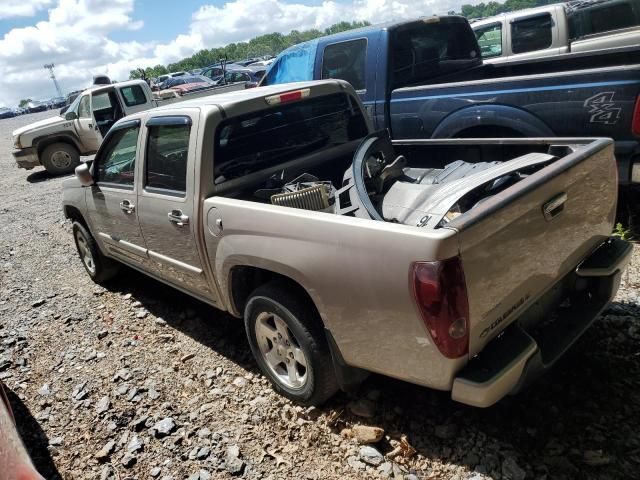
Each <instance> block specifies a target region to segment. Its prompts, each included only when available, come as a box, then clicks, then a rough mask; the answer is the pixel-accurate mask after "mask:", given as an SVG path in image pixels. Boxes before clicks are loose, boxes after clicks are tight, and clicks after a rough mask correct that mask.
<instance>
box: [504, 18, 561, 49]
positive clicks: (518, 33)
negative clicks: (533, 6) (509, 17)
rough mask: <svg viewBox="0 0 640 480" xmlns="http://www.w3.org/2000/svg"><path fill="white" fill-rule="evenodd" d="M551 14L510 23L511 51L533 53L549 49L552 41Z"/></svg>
mask: <svg viewBox="0 0 640 480" xmlns="http://www.w3.org/2000/svg"><path fill="white" fill-rule="evenodd" d="M552 27H553V21H552V20H551V14H549V13H543V14H541V15H535V16H533V17H527V18H523V19H521V20H514V21H512V22H511V51H512V52H513V53H526V52H534V51H536V50H544V49H545V48H549V47H550V46H551V43H552V41H553V34H552V31H551V29H552Z"/></svg>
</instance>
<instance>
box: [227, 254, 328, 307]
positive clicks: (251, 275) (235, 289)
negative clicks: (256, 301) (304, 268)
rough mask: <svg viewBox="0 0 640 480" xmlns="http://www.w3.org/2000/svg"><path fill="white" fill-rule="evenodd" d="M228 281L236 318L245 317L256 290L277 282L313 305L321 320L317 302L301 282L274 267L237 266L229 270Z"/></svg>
mask: <svg viewBox="0 0 640 480" xmlns="http://www.w3.org/2000/svg"><path fill="white" fill-rule="evenodd" d="M227 279H228V280H227V296H228V300H229V306H230V311H231V313H232V314H233V315H235V316H238V317H241V316H242V315H243V312H244V308H245V306H246V304H247V301H248V299H249V296H250V295H251V293H252V292H253V291H254V290H255V289H256V288H258V287H260V286H262V285H265V284H267V283H270V282H273V281H277V282H279V283H282V284H283V285H284V286H286V288H287V289H290V290H291V291H293V292H294V293H295V294H296V295H299V296H301V297H302V298H304V299H305V300H306V301H308V303H309V304H310V305H313V307H314V308H315V310H316V312H317V313H318V317H319V318H321V316H320V310H319V309H318V306H317V304H316V302H315V301H314V299H313V298H312V296H311V295H310V294H309V292H308V291H307V289H305V287H303V286H302V284H301V283H300V281H299V280H297V279H295V278H293V277H292V276H290V274H285V273H281V272H280V271H278V269H275V268H273V266H271V268H265V267H264V266H253V265H235V266H233V267H231V268H230V269H229V273H228V276H227Z"/></svg>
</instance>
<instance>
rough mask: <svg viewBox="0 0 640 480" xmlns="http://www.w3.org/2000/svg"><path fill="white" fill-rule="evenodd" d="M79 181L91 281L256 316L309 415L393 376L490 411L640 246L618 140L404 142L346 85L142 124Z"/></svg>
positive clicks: (80, 244) (71, 200) (267, 355)
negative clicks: (634, 242)
mask: <svg viewBox="0 0 640 480" xmlns="http://www.w3.org/2000/svg"><path fill="white" fill-rule="evenodd" d="M63 185H64V191H63V208H64V213H65V216H66V217H67V218H69V219H70V220H71V221H72V225H73V236H74V240H75V243H76V246H77V249H78V253H79V256H80V258H81V260H82V262H83V265H84V267H85V269H86V271H87V273H88V275H89V276H90V277H91V278H92V279H93V280H94V281H97V282H103V281H106V280H108V279H109V278H111V277H112V276H113V275H115V274H117V270H118V265H119V264H121V263H123V264H126V265H129V266H130V267H133V268H135V269H138V270H140V271H141V272H144V273H145V274H147V275H149V276H151V277H153V278H155V279H157V280H159V281H161V282H165V283H167V284H169V285H171V286H173V287H175V288H177V289H179V290H181V291H183V292H186V293H188V294H190V295H192V296H193V297H195V298H197V299H199V300H202V301H203V302H207V303H208V304H210V305H212V306H214V307H216V308H218V309H220V310H224V311H227V312H229V313H231V314H232V315H234V316H236V317H238V318H243V319H244V324H245V327H246V331H247V338H248V343H249V347H250V348H251V350H252V352H253V354H254V356H255V358H256V361H257V363H258V365H259V367H260V368H261V370H262V372H263V373H264V374H265V375H266V376H267V377H268V378H269V380H270V381H271V382H272V384H273V385H274V387H275V389H276V390H277V391H279V392H280V393H282V394H283V395H286V396H287V397H289V398H292V399H294V400H296V401H298V402H301V403H304V404H319V403H322V402H323V401H325V400H326V399H328V398H329V397H331V396H332V395H333V393H335V392H336V390H337V389H338V388H344V389H348V388H351V387H353V386H354V385H356V384H357V383H358V381H359V380H361V379H362V378H363V376H364V375H366V373H367V372H377V373H381V374H384V375H389V376H392V377H395V378H399V379H402V380H406V381H408V382H413V383H416V384H419V385H424V386H427V387H431V388H436V389H440V390H447V391H451V395H452V398H453V399H454V400H457V401H459V402H463V403H466V404H470V405H475V406H480V407H486V406H489V405H492V404H493V403H495V402H496V401H498V400H499V399H500V398H502V397H503V396H505V395H507V394H508V393H511V392H515V391H517V390H518V389H519V388H521V387H522V386H523V385H525V383H526V382H528V381H529V380H530V379H531V378H533V377H534V376H535V375H536V374H538V373H540V372H541V371H544V369H545V368H548V367H550V366H551V365H552V364H553V363H554V362H555V361H556V360H557V359H558V358H559V357H560V356H561V355H562V353H564V351H565V350H566V349H567V348H569V346H570V345H571V344H572V343H573V342H574V341H575V340H576V339H577V338H578V337H579V336H580V335H581V334H582V333H583V332H584V331H585V329H586V328H587V327H588V326H589V325H590V324H591V323H592V322H593V321H594V319H595V318H596V317H597V315H598V314H599V313H600V312H601V311H602V310H603V309H604V308H605V307H606V305H607V304H608V303H609V301H610V300H611V299H612V298H613V296H614V295H615V292H616V290H617V288H618V285H619V281H620V277H621V272H622V270H623V269H624V267H625V264H626V263H627V262H628V260H629V256H630V252H631V248H630V245H629V244H628V243H626V242H624V241H622V240H615V239H612V238H610V233H611V231H612V227H613V220H614V212H615V209H616V199H617V182H616V167H615V159H614V156H613V145H612V142H611V140H609V139H577V138H574V139H504V140H501V141H499V140H468V139H465V140H399V141H393V142H392V141H391V140H390V139H389V137H388V136H387V135H386V133H385V132H375V131H374V130H373V126H372V122H371V120H370V119H369V117H368V116H367V115H366V113H365V111H364V109H363V106H362V104H361V102H360V100H359V99H358V97H357V95H356V93H355V91H354V90H353V89H352V87H351V86H350V85H349V84H348V83H347V82H344V81H339V80H327V81H320V82H302V83H299V84H290V85H277V86H269V87H263V88H256V89H250V90H244V91H238V92H231V93H225V94H220V95H216V96H212V97H207V98H201V99H198V101H186V102H182V103H180V104H175V105H173V106H166V107H160V108H157V109H153V110H149V111H146V112H141V113H138V114H133V115H131V116H129V117H127V118H126V119H122V120H120V121H118V122H117V123H116V124H115V125H114V126H113V127H112V128H111V130H110V131H109V133H108V134H107V136H106V138H105V141H104V142H103V144H102V146H101V147H100V149H99V151H98V153H97V154H96V156H95V159H94V160H93V161H92V162H90V164H82V165H80V166H79V167H77V168H76V176H75V177H73V178H70V179H67V180H65V182H64V183H63ZM596 196H597V197H598V199H599V200H598V201H597V202H594V201H593V199H594V198H595V197H596Z"/></svg>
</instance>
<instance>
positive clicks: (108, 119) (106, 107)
mask: <svg viewBox="0 0 640 480" xmlns="http://www.w3.org/2000/svg"><path fill="white" fill-rule="evenodd" d="M242 88H245V87H244V85H243V84H241V83H238V84H232V85H223V86H215V85H212V86H211V87H209V88H201V89H198V90H194V91H190V92H188V93H185V94H183V95H180V94H179V92H176V91H174V90H170V95H162V96H160V97H156V96H154V94H153V93H152V91H151V89H150V88H149V85H148V84H147V83H146V82H144V81H142V80H130V81H126V82H119V83H115V84H109V83H107V84H106V85H94V86H93V87H91V88H89V89H87V90H84V91H83V92H82V93H80V94H79V95H78V96H77V97H76V98H75V100H74V101H73V102H72V103H71V104H70V105H69V106H68V107H67V108H65V109H64V112H61V113H60V115H58V116H55V117H52V118H47V119H45V120H41V121H38V122H35V123H32V124H29V125H26V126H24V127H21V128H19V129H17V130H15V131H14V132H13V145H14V148H15V149H16V150H14V151H13V156H14V158H15V160H16V164H17V165H18V167H20V168H25V169H27V170H31V169H32V168H34V167H37V166H39V165H42V166H44V168H45V169H46V170H47V171H48V172H49V173H50V174H52V175H61V174H65V173H71V172H73V170H74V169H75V167H77V166H78V165H79V164H80V156H81V155H92V154H94V153H95V152H96V151H97V150H98V147H99V146H100V144H101V143H102V139H103V138H104V136H105V135H106V133H107V132H108V131H109V129H110V128H111V126H112V125H113V124H114V123H115V122H117V121H118V120H119V119H121V118H123V117H125V116H127V115H131V114H133V113H136V112H141V111H143V110H148V109H150V108H155V107H157V106H158V105H166V104H170V103H173V102H177V101H181V100H184V99H187V98H196V97H200V96H208V95H212V94H214V93H221V92H225V91H229V90H238V89H242Z"/></svg>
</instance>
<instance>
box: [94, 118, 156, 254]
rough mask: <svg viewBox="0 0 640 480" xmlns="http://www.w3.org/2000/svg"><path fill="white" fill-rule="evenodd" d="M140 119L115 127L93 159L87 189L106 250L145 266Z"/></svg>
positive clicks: (98, 231)
mask: <svg viewBox="0 0 640 480" xmlns="http://www.w3.org/2000/svg"><path fill="white" fill-rule="evenodd" d="M139 133H140V121H139V120H132V121H130V122H126V123H122V124H120V125H118V126H117V127H116V128H115V129H112V130H111V132H109V135H107V137H106V139H105V142H104V145H103V146H102V148H101V149H100V151H99V152H98V153H97V155H96V158H95V160H94V161H93V165H92V167H91V168H92V169H93V177H94V179H95V184H94V185H93V186H91V187H90V190H89V191H88V193H87V196H86V199H87V210H88V213H89V215H88V216H89V223H90V224H91V231H92V232H93V234H94V236H96V237H97V238H98V240H99V241H100V244H101V245H102V246H103V248H104V249H105V251H106V253H108V254H109V255H112V256H114V257H116V258H118V259H120V260H122V261H124V262H126V263H131V264H133V265H134V266H138V267H145V265H146V259H147V249H146V246H145V242H144V239H143V238H142V233H141V231H140V226H139V224H138V210H137V203H138V202H137V189H136V164H137V163H138V161H139V155H138V137H139Z"/></svg>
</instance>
